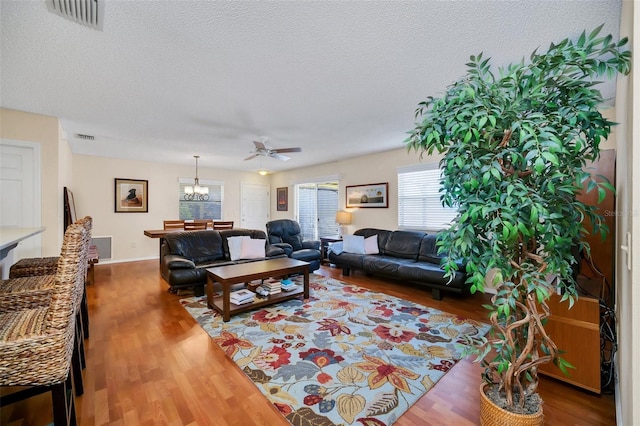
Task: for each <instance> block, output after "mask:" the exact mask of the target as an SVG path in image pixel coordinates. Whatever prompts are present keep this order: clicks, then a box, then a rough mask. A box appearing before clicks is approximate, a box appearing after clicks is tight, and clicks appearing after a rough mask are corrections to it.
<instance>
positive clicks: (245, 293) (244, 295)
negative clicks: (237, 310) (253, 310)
mask: <svg viewBox="0 0 640 426" xmlns="http://www.w3.org/2000/svg"><path fill="white" fill-rule="evenodd" d="M254 296H255V294H254V293H253V292H252V291H250V290H247V289H242V290H238V291H234V292H233V293H231V295H230V296H229V300H230V301H231V303H234V304H236V305H242V304H244V303H249V302H251V301H253V298H254Z"/></svg>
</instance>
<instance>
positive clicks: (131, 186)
mask: <svg viewBox="0 0 640 426" xmlns="http://www.w3.org/2000/svg"><path fill="white" fill-rule="evenodd" d="M148 188H149V181H147V180H140V179H120V178H115V210H114V211H115V212H116V213H148V212H149V198H148V197H149V193H148Z"/></svg>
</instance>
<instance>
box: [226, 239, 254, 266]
mask: <svg viewBox="0 0 640 426" xmlns="http://www.w3.org/2000/svg"><path fill="white" fill-rule="evenodd" d="M249 239H250V238H249V236H248V235H243V236H240V237H229V238H227V244H229V258H230V259H231V260H238V259H240V253H241V251H242V240H249Z"/></svg>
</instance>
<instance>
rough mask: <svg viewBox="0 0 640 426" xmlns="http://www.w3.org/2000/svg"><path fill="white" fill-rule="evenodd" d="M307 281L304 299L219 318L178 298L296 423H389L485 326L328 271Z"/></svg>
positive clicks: (198, 300)
mask: <svg viewBox="0 0 640 426" xmlns="http://www.w3.org/2000/svg"><path fill="white" fill-rule="evenodd" d="M298 281H299V282H300V283H301V281H302V280H301V277H299V278H298ZM310 282H311V284H310V288H311V298H310V299H309V301H308V302H306V303H304V302H303V301H302V300H300V299H295V300H289V301H286V302H282V303H280V304H278V305H272V306H269V307H266V308H259V309H258V310H255V311H251V312H246V313H243V314H240V315H237V316H233V317H231V321H229V322H227V323H225V322H223V321H222V317H221V316H220V315H219V314H218V313H216V312H214V311H213V310H211V309H208V308H207V301H206V297H190V298H186V299H182V300H181V301H180V303H181V304H182V305H183V306H184V308H185V309H186V310H187V311H188V312H189V313H190V314H191V315H192V316H193V317H194V318H195V319H196V320H197V321H198V323H199V324H200V325H201V326H202V328H204V329H205V330H206V331H207V333H209V335H210V336H211V337H212V338H213V339H214V340H215V342H216V343H217V344H218V345H219V346H220V347H221V348H222V349H223V350H224V351H225V352H226V353H227V355H228V356H229V357H231V358H232V359H233V360H234V361H235V363H236V364H237V365H238V366H239V367H240V368H241V369H242V370H243V371H244V373H245V374H246V375H247V377H249V379H251V380H252V381H253V382H254V383H255V385H256V386H257V387H258V388H259V389H260V390H261V391H262V393H263V394H264V395H265V396H266V397H267V399H269V401H271V402H272V403H273V404H274V405H275V406H276V407H277V408H278V410H280V412H281V413H282V415H283V416H285V417H286V419H287V420H288V421H289V422H290V423H292V424H294V425H323V426H329V425H351V424H356V425H367V426H382V425H391V424H393V423H394V422H395V421H396V420H397V419H398V418H399V417H400V416H401V415H402V413H404V412H405V411H406V410H407V409H409V407H410V406H411V405H412V404H414V403H415V402H416V401H417V400H418V399H419V398H420V397H421V396H422V395H424V394H425V393H426V392H427V391H428V390H429V389H431V387H433V386H434V384H435V383H436V382H437V381H438V380H439V379H440V378H441V377H442V376H444V374H445V373H446V372H447V371H449V369H451V368H452V367H453V366H454V365H455V363H456V362H457V361H458V360H459V359H460V356H461V353H462V350H463V349H464V344H465V340H464V336H469V337H471V338H472V339H475V338H478V337H481V336H483V335H484V334H485V333H486V332H487V331H488V329H489V326H488V325H487V324H483V323H480V322H477V321H472V320H469V319H465V318H461V317H459V316H457V315H452V314H448V313H446V312H442V311H438V310H436V309H432V308H428V307H424V306H420V305H417V304H415V303H412V302H408V301H405V300H402V299H398V298H396V297H393V296H389V295H386V294H382V293H375V292H372V291H369V290H367V289H365V288H362V287H357V286H353V285H347V284H344V283H342V282H340V281H338V280H335V279H332V278H325V277H322V276H320V275H315V274H311V277H310ZM300 285H301V284H300Z"/></svg>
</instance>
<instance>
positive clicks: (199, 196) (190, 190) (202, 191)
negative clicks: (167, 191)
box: [184, 155, 209, 201]
mask: <svg viewBox="0 0 640 426" xmlns="http://www.w3.org/2000/svg"><path fill="white" fill-rule="evenodd" d="M193 158H195V159H196V178H195V179H194V185H193V186H191V185H187V186H185V187H184V199H185V200H188V201H193V200H200V201H207V200H208V199H209V187H208V186H200V181H199V180H198V158H200V156H199V155H194V156H193Z"/></svg>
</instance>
